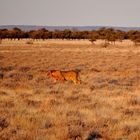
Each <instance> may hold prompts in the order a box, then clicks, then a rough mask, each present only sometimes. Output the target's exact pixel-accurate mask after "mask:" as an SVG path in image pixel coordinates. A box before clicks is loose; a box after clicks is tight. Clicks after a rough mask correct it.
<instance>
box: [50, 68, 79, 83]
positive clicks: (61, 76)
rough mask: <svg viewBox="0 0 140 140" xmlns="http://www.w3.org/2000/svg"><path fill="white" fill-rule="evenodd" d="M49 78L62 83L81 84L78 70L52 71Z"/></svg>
mask: <svg viewBox="0 0 140 140" xmlns="http://www.w3.org/2000/svg"><path fill="white" fill-rule="evenodd" d="M48 76H50V77H52V78H54V79H55V80H60V81H72V82H73V83H74V84H80V83H81V82H80V80H79V72H78V71H76V70H70V71H60V70H50V71H49V72H48Z"/></svg>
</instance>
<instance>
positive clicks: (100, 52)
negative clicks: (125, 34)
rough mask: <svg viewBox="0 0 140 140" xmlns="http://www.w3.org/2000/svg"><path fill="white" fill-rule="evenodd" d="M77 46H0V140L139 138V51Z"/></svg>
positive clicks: (131, 139)
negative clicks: (72, 75)
mask: <svg viewBox="0 0 140 140" xmlns="http://www.w3.org/2000/svg"><path fill="white" fill-rule="evenodd" d="M80 43H81V42H80ZM80 43H79V44H78V43H77V44H73V43H72V44H70V43H69V44H65V43H64V44H61V43H56V42H54V43H52V44H51V43H50V44H46V45H40V46H39V47H37V46H34V43H33V44H31V45H29V44H28V46H22V45H20V46H11V45H9V46H2V45H1V46H0V139H11V140H19V139H20V140H25V139H26V140H47V139H49V140H92V139H102V140H107V139H108V140H112V139H121V140H125V139H126V140H127V139H128V140H139V139H140V125H139V124H140V94H139V92H140V77H139V75H140V70H139V66H140V61H139V60H140V48H138V47H137V48H136V47H133V46H131V47H130V46H129V47H127V46H122V47H120V46H111V47H109V48H102V47H100V46H99V45H90V44H86V43H85V44H84V43H83V42H82V43H83V44H80ZM52 69H57V70H74V69H80V70H81V72H80V79H81V84H80V85H74V84H73V83H72V82H70V81H66V82H61V81H60V82H55V83H54V82H53V80H52V79H51V78H50V77H48V76H47V71H48V70H52Z"/></svg>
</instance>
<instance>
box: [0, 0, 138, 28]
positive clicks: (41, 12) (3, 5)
mask: <svg viewBox="0 0 140 140" xmlns="http://www.w3.org/2000/svg"><path fill="white" fill-rule="evenodd" d="M0 25H45V26H94V25H96V26H127V27H128V26H131V27H134V26H137V27H140V0H0Z"/></svg>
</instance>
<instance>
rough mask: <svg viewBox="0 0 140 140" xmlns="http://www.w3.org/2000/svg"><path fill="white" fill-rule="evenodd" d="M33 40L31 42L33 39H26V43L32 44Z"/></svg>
mask: <svg viewBox="0 0 140 140" xmlns="http://www.w3.org/2000/svg"><path fill="white" fill-rule="evenodd" d="M33 43H34V42H33V40H28V41H26V44H30V45H31V44H33Z"/></svg>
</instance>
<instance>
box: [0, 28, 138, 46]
mask: <svg viewBox="0 0 140 140" xmlns="http://www.w3.org/2000/svg"><path fill="white" fill-rule="evenodd" d="M6 38H8V39H23V38H31V39H89V40H90V41H91V42H94V41H96V40H97V39H103V40H105V41H107V42H114V43H115V41H122V40H124V39H130V40H132V41H133V42H135V44H137V43H140V31H135V30H130V31H122V30H118V29H114V28H105V27H103V28H100V29H99V30H92V31H78V30H69V29H65V30H63V31H61V30H54V31H49V30H47V29H45V28H42V29H39V30H31V31H22V30H21V29H19V28H13V29H11V30H8V29H0V39H6Z"/></svg>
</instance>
